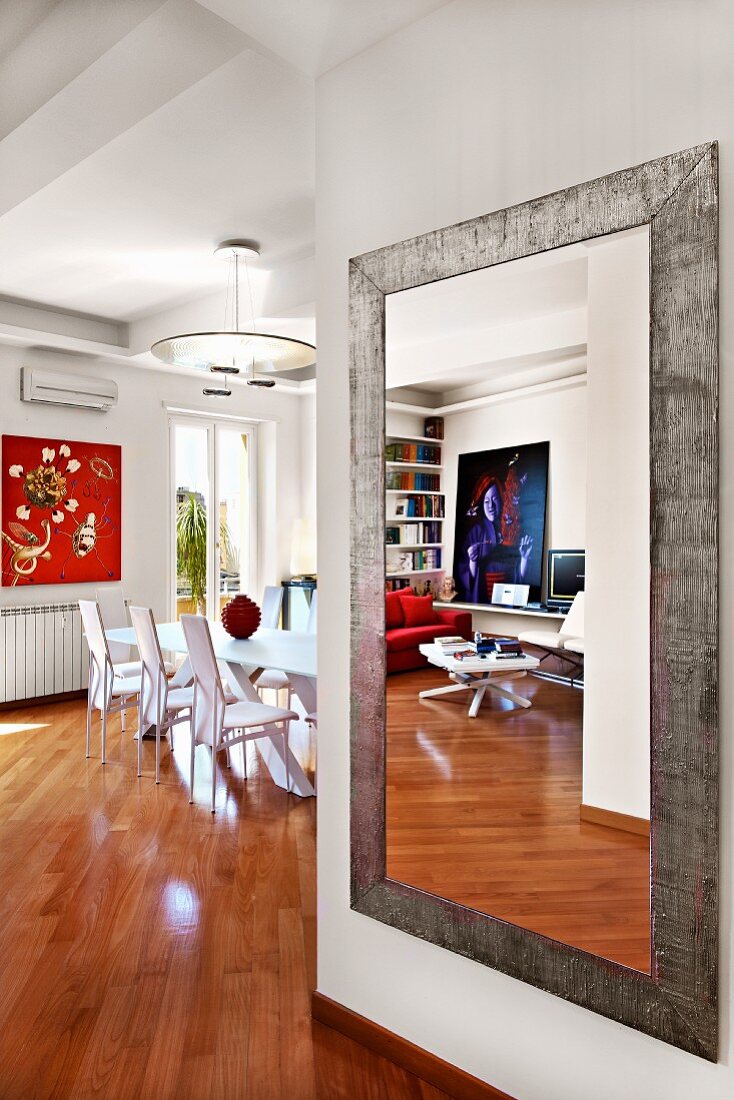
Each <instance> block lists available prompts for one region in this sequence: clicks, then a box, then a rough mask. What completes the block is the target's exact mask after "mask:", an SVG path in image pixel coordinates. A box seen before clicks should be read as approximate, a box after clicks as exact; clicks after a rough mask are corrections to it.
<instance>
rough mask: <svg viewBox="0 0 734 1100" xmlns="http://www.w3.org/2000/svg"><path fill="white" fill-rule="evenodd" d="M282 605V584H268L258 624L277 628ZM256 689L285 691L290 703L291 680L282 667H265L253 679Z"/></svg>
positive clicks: (268, 627) (273, 628)
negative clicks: (254, 679)
mask: <svg viewBox="0 0 734 1100" xmlns="http://www.w3.org/2000/svg"><path fill="white" fill-rule="evenodd" d="M282 607H283V588H282V585H274V584H268V585H266V586H265V588H264V590H263V598H262V606H261V609H260V626H262V627H265V628H266V629H267V630H277V629H278V628H279V626H280V613H281V610H282ZM255 687H256V688H257V690H258V691H263V690H264V691H276V692H279V691H287V692H288V706H290V703H291V682H290V680H289V679H288V676H287V674H286V673H285V672H283V671H282V669H279V668H266V669H265V670H264V671H263V672H261V673H260V675H259V676H258V678H257V680H256V681H255Z"/></svg>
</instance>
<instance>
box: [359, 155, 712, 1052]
mask: <svg viewBox="0 0 734 1100" xmlns="http://www.w3.org/2000/svg"><path fill="white" fill-rule="evenodd" d="M717 167H718V146H717V144H716V143H715V142H712V143H707V144H705V145H700V146H697V147H695V148H692V149H686V150H684V151H683V152H680V153H675V154H673V155H672V156H666V157H661V158H660V159H658V160H654V161H650V162H649V163H647V164H643V165H640V166H638V167H636V168H629V169H625V170H624V171H621V172H614V173H613V174H612V175H609V176H604V177H603V178H601V179H597V180H592V181H591V182H589V183H582V184H579V185H578V186H576V187H569V188H567V189H566V190H563V191H558V192H556V193H554V194H552V195H547V196H544V197H543V198H540V199H534V200H532V201H531V202H526V203H522V204H521V205H519V206H513V207H509V208H507V209H505V210H499V211H496V212H495V213H492V214H488V215H486V216H485V217H481V218H475V219H473V220H472V221H468V222H463V223H460V224H459V225H454V226H450V227H448V228H446V229H440V230H437V231H435V232H432V233H426V234H424V235H423V236H420V237H416V238H414V239H412V240H408V241H403V242H401V243H399V244H395V245H391V246H389V247H386V248H381V249H379V250H377V251H375V252H369V253H365V254H364V255H362V256H357V257H355V258H354V259H352V260H351V261H350V263H349V279H350V329H351V343H350V393H351V428H352V456H351V458H352V504H351V530H352V536H351V567H352V577H353V590H352V614H351V698H352V704H351V859H352V875H351V906H352V908H353V909H354V910H356V911H357V912H360V913H363V914H365V915H367V916H370V917H373V918H375V919H376V920H379V921H382V922H383V923H385V924H389V925H391V926H392V927H394V928H398V929H401V930H402V931H404V932H407V933H409V934H410V935H414V936H419V937H421V938H423V939H425V940H429V941H430V942H431V943H434V944H438V945H439V946H441V947H445V948H447V949H448V950H450V951H455V952H457V953H459V954H461V955H465V956H467V957H468V958H471V959H474V960H476V961H477V962H480V963H484V964H485V965H487V966H491V967H494V968H495V969H497V970H500V971H502V972H503V973H505V974H509V975H511V976H512V977H514V978H518V979H520V980H522V981H525V982H529V983H530V984H531V985H534V986H537V987H539V988H540V989H544V990H546V991H547V992H549V993H553V994H556V995H557V996H559V997H563V998H565V999H566V1000H569V1001H573V1002H574V1003H576V1004H578V1005H582V1006H583V1007H585V1008H589V1009H591V1010H592V1011H594V1012H599V1013H601V1014H602V1015H604V1016H608V1017H610V1018H611V1019H613V1020H617V1021H619V1022H620V1023H624V1024H627V1025H629V1026H630V1027H634V1028H638V1029H639V1030H640V1031H644V1032H646V1033H647V1034H649V1035H652V1036H655V1037H656V1038H658V1039H662V1040H664V1041H665V1042H668V1043H671V1044H673V1045H675V1046H678V1047H682V1048H683V1049H684V1050H687V1051H689V1052H691V1053H692V1054H696V1055H699V1056H700V1057H702V1058H707V1059H709V1060H711V1061H716V1058H717V1030H718V1026H717V1025H718V1009H717V964H718V957H717V955H718V703H717V688H718V664H717V660H718V652H717V651H718V563H717V537H718V432H717V410H718V173H717ZM645 224H649V226H650V570H651V582H650V583H651V592H650V597H651V607H650V617H651V622H650V637H651V647H650V672H651V701H650V710H651V713H650V740H651V892H652V893H651V902H652V913H651V923H652V929H651V931H652V973H651V974H650V975H647V974H642V973H639V972H637V971H633V970H630V969H628V968H626V967H624V966H621V965H619V964H617V963H612V962H609V961H607V960H604V959H601V958H598V957H596V956H594V955H591V954H587V953H586V952H584V951H580V950H577V949H574V948H572V947H568V946H566V945H564V944H561V943H558V942H556V941H553V940H550V939H546V938H545V937H544V936H541V935H539V934H537V933H535V932H530V931H528V930H526V929H523V928H519V927H517V926H515V925H511V924H506V923H504V922H503V921H501V920H498V919H496V918H494V917H491V916H487V915H485V914H483V913H478V912H475V911H473V910H470V909H467V908H464V907H463V906H461V905H459V904H457V903H455V902H450V901H445V900H441V899H440V898H437V897H434V896H432V895H430V894H427V893H425V892H423V891H421V890H416V889H414V888H412V887H409V886H406V885H404V884H402V883H399V882H395V881H393V880H391V879H388V878H387V877H386V875H385V644H384V643H385V621H384V619H385V602H384V584H385V580H384V570H385V547H384V517H385V511H384V508H385V494H384V488H385V483H384V470H385V466H384V446H385V295H386V294H393V293H395V292H396V291H400V290H406V289H408V288H410V287H415V286H420V285H422V284H424V283H430V282H434V281H436V280H438V279H446V278H450V277H451V276H454V275H459V274H463V273H465V272H470V271H475V270H477V269H479V268H485V267H490V266H492V265H494V264H499V263H505V262H507V261H508V260H515V259H518V258H520V257H522V256H529V255H532V254H534V253H538V252H543V251H546V250H548V249H552V248H559V247H561V246H563V245H568V244H572V243H573V242H575V241H584V240H588V239H589V238H592V237H598V236H602V235H604V234H608V233H616V232H618V231H620V230H624V229H630V228H632V227H635V226H641V225H645ZM691 512H693V514H694V515H695V517H696V521H695V523H693V524H692V523H691V522H690V516H691Z"/></svg>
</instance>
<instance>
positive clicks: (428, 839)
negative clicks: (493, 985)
mask: <svg viewBox="0 0 734 1100" xmlns="http://www.w3.org/2000/svg"><path fill="white" fill-rule="evenodd" d="M446 683H447V680H446V675H445V673H442V672H441V671H440V670H437V669H425V670H421V671H420V672H411V673H402V674H399V675H396V676H390V677H388V692H387V699H388V753H387V871H388V875H389V876H390V877H391V878H394V879H397V880H399V881H400V882H405V883H408V884H410V885H411V886H416V887H419V888H421V889H423V890H426V891H428V892H429V893H432V894H436V895H438V896H440V897H445V898H450V899H451V900H453V901H458V902H461V904H463V905H467V906H469V907H470V908H472V909H477V910H480V911H481V912H485V913H490V914H492V915H493V916H496V917H500V918H502V919H503V920H506V921H509V922H511V923H513V924H518V925H521V926H522V927H524V928H529V929H531V930H533V931H535V932H540V933H542V934H543V935H545V936H550V937H551V938H552V939H557V940H561V941H562V942H563V943H567V944H571V945H573V946H575V947H579V948H582V949H583V950H585V951H591V952H593V953H594V954H595V955H601V956H602V957H604V958H607V959H612V960H614V961H615V962H620V963H622V964H623V965H625V966H629V967H633V968H634V969H636V970H642V971H645V972H648V973H649V970H650V885H649V882H650V870H649V842H648V840H647V839H646V838H644V837H641V836H635V835H633V834H631V833H626V832H621V831H620V830H618V829H610V828H607V827H605V826H602V825H592V824H588V823H586V822H581V821H579V805H580V803H581V748H582V746H581V719H582V715H581V710H582V704H583V693H582V692H581V691H579V690H577V689H574V688H571V687H568V686H566V685H564V684H557V683H553V682H550V681H545V680H540V679H538V678H536V677H532V676H528V677H526V678H525V679H524V680H519V681H515V682H514V683H513V684H512V685H511V686H512V690H513V691H517V693H518V694H521V695H524V696H525V697H526V698H529V699H531V700H532V702H533V707H532V708H531V709H530V710H520V709H518V708H513V707H512V704H510V703H509V702H505V701H504V700H501V699H499V698H497V697H494V698H493V699H492V700H491V702H487V699H486V698H485V702H484V703H483V704H482V709H481V711H480V713H479V716H478V717H477V718H476V719H469V718H467V713H466V712H467V708H468V701H467V696H466V694H465V693H463V692H460V693H457V694H456V695H454V696H450V697H444V698H443V699H431V700H428V699H426V700H420V701H419V700H418V698H417V696H418V692H419V691H421V690H423V689H425V688H430V687H440V686H442V685H444V684H446Z"/></svg>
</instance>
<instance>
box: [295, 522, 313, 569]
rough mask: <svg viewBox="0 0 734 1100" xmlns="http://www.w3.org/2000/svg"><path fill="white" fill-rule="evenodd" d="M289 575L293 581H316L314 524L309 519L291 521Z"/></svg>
mask: <svg viewBox="0 0 734 1100" xmlns="http://www.w3.org/2000/svg"><path fill="white" fill-rule="evenodd" d="M291 574H292V577H293V580H299V581H306V580H315V579H316V524H315V523H314V521H313V520H312V519H311V518H310V517H306V518H302V519H297V520H294V521H293V533H292V535H291Z"/></svg>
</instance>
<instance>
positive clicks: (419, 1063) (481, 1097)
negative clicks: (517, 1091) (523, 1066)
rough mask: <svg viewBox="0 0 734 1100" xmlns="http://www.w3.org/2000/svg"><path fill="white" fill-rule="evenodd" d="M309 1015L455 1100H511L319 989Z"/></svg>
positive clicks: (505, 1094) (313, 999)
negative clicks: (346, 1006) (326, 995)
mask: <svg viewBox="0 0 734 1100" xmlns="http://www.w3.org/2000/svg"><path fill="white" fill-rule="evenodd" d="M311 1015H312V1017H313V1018H314V1020H318V1022H319V1023H320V1024H325V1025H326V1026H327V1027H331V1028H333V1029H334V1031H340V1032H341V1033H342V1035H346V1036H348V1038H350V1039H354V1041H355V1042H357V1043H360V1044H361V1045H362V1046H363V1047H367V1048H368V1049H369V1050H372V1051H374V1052H375V1054H379V1055H381V1056H382V1057H383V1058H387V1059H388V1060H389V1061H390V1062H394V1063H395V1064H396V1065H398V1066H400V1067H401V1068H402V1069H404V1070H407V1071H408V1073H412V1074H414V1075H415V1076H416V1077H420V1078H421V1080H423V1081H426V1082H427V1083H428V1084H429V1085H433V1087H434V1088H437V1089H441V1090H442V1091H443V1092H446V1093H448V1095H449V1096H452V1097H455V1100H512V1097H511V1096H508V1095H507V1093H506V1092H500V1091H499V1089H495V1088H493V1087H492V1085H488V1084H486V1082H484V1081H480V1080H479V1078H478V1077H472V1075H471V1074H470V1073H465V1072H464V1070H463V1069H458V1068H457V1067H456V1066H452V1065H451V1064H450V1063H449V1062H444V1060H443V1059H442V1058H437V1057H436V1055H435V1054H429V1052H428V1051H427V1050H424V1049H423V1048H422V1047H418V1046H416V1045H415V1044H414V1043H409V1042H408V1040H407V1039H402V1038H401V1037H400V1036H399V1035H396V1034H395V1033H394V1032H392V1031H388V1030H387V1028H384V1027H381V1026H380V1025H379V1024H376V1023H374V1022H373V1021H372V1020H368V1019H367V1018H366V1017H365V1016H359V1015H358V1014H357V1013H356V1012H352V1010H351V1009H349V1008H345V1007H344V1005H341V1004H339V1003H338V1002H337V1001H332V1000H331V998H330V997H325V996H324V994H323V993H319V992H318V990H316V991H315V992H314V993H312V995H311Z"/></svg>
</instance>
